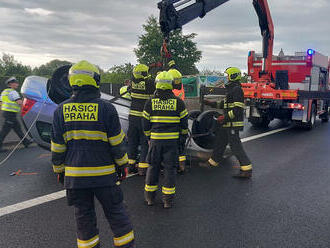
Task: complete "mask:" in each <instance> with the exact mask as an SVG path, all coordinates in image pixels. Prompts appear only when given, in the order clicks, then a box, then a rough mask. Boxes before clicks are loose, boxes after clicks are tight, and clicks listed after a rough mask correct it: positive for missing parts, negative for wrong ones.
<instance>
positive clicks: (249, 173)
mask: <svg viewBox="0 0 330 248" xmlns="http://www.w3.org/2000/svg"><path fill="white" fill-rule="evenodd" d="M233 177H234V178H241V179H250V178H251V177H252V170H248V171H242V170H240V171H239V173H238V174H235V175H233Z"/></svg>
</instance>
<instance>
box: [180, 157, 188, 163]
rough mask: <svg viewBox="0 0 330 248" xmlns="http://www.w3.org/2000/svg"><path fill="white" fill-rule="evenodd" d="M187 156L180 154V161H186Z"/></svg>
mask: <svg viewBox="0 0 330 248" xmlns="http://www.w3.org/2000/svg"><path fill="white" fill-rule="evenodd" d="M186 160H187V159H186V156H179V162H183V161H186Z"/></svg>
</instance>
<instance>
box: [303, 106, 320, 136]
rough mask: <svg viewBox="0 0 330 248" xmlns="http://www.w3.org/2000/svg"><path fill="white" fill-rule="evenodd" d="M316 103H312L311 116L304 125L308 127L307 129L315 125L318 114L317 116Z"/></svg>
mask: <svg viewBox="0 0 330 248" xmlns="http://www.w3.org/2000/svg"><path fill="white" fill-rule="evenodd" d="M316 111H317V110H316V105H315V103H313V104H312V110H311V118H310V120H309V121H308V122H307V123H306V124H305V125H304V127H305V128H306V129H307V130H312V129H313V128H314V127H315V122H316V116H317V113H316Z"/></svg>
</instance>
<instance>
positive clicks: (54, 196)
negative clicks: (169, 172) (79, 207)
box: [0, 174, 137, 217]
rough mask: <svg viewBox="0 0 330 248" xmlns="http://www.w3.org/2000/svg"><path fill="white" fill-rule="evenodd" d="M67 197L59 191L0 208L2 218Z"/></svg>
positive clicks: (62, 191) (63, 192)
mask: <svg viewBox="0 0 330 248" xmlns="http://www.w3.org/2000/svg"><path fill="white" fill-rule="evenodd" d="M135 175H137V174H131V175H128V176H127V177H132V176H135ZM65 196H66V191H65V190H61V191H57V192H55V193H51V194H48V195H44V196H40V197H37V198H34V199H31V200H27V201H23V202H19V203H16V204H13V205H10V206H6V207H3V208H0V217H1V216H5V215H7V214H12V213H15V212H18V211H21V210H24V209H27V208H31V207H34V206H38V205H41V204H44V203H46V202H50V201H55V200H58V199H61V198H63V197H65Z"/></svg>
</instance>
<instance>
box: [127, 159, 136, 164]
mask: <svg viewBox="0 0 330 248" xmlns="http://www.w3.org/2000/svg"><path fill="white" fill-rule="evenodd" d="M128 163H129V164H135V163H136V160H134V159H128Z"/></svg>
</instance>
